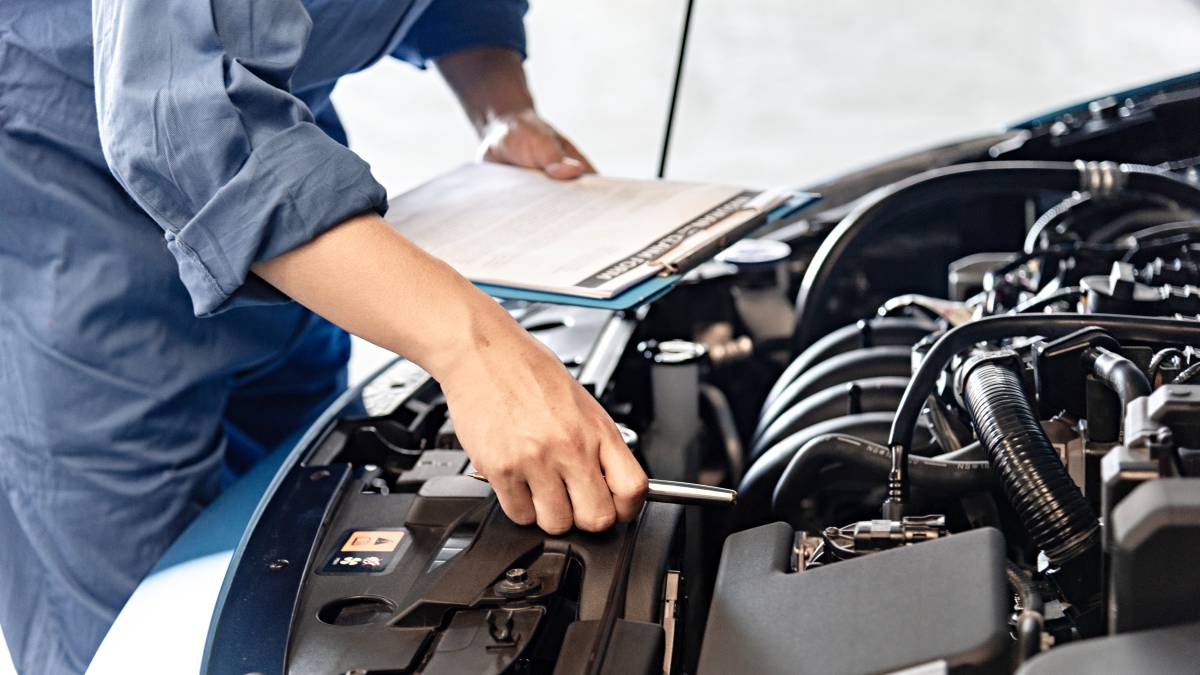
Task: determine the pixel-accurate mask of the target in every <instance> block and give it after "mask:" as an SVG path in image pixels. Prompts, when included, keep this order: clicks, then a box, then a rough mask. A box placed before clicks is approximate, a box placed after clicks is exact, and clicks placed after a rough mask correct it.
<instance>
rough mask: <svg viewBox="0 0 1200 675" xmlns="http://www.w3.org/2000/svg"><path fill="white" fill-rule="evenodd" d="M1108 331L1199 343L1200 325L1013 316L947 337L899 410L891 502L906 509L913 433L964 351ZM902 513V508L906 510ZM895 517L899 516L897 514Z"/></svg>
mask: <svg viewBox="0 0 1200 675" xmlns="http://www.w3.org/2000/svg"><path fill="white" fill-rule="evenodd" d="M1093 326H1094V327H1097V328H1101V329H1103V330H1105V331H1107V332H1108V333H1109V334H1110V335H1111V336H1112V337H1114V338H1116V339H1117V340H1119V341H1122V342H1124V341H1130V342H1141V343H1148V344H1196V343H1198V342H1200V321H1192V320H1183V319H1164V318H1159V317H1147V316H1127V315H1123V314H1039V315H1026V314H1012V315H1002V316H990V317H986V318H983V319H980V320H978V321H973V322H971V323H968V324H964V325H962V326H959V327H957V328H955V329H953V330H951V331H949V332H947V333H946V334H945V335H943V336H942V337H941V338H940V339H939V340H938V341H937V342H936V343H934V345H933V347H931V348H930V350H929V352H928V353H927V354H926V355H925V358H924V359H923V360H922V361H921V365H920V366H919V367H918V368H917V370H916V372H915V373H914V374H913V377H912V379H911V380H910V381H909V383H908V387H907V388H906V389H905V391H904V396H903V397H902V398H901V399H900V406H899V407H898V408H897V409H896V418H895V420H894V421H893V423H892V429H891V433H890V434H889V436H888V445H889V446H891V448H892V451H893V457H894V466H893V469H892V472H891V473H890V474H889V476H888V483H889V495H888V499H889V501H890V502H893V503H896V504H902V503H903V501H904V494H903V493H904V491H905V489H906V484H907V477H906V467H907V460H908V453H909V448H911V447H912V434H913V431H914V430H915V429H916V425H917V421H918V420H919V419H920V417H921V409H922V408H923V407H924V405H925V399H926V397H927V396H929V394H930V393H932V392H933V390H934V387H935V385H936V384H937V380H938V378H939V376H940V375H941V372H942V370H943V369H944V368H945V367H946V365H947V364H948V363H950V360H951V359H952V358H954V356H956V355H957V354H959V353H960V352H962V351H963V350H965V349H967V348H968V347H971V346H972V345H974V344H977V343H979V342H985V341H989V340H1002V339H1008V338H1013V337H1021V336H1030V335H1040V336H1042V337H1046V338H1057V337H1062V336H1064V335H1067V334H1069V333H1073V332H1075V331H1077V330H1080V329H1083V328H1089V327H1093ZM900 510H902V509H900ZM892 515H895V511H893V512H892Z"/></svg>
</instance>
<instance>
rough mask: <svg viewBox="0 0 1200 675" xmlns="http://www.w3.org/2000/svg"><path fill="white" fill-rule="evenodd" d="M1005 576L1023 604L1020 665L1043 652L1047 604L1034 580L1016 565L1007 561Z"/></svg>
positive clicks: (1018, 635) (1018, 644) (1019, 628)
mask: <svg viewBox="0 0 1200 675" xmlns="http://www.w3.org/2000/svg"><path fill="white" fill-rule="evenodd" d="M1004 574H1005V576H1006V577H1008V585H1009V586H1011V587H1012V589H1013V593H1015V594H1016V596H1017V598H1018V599H1019V600H1020V602H1021V613H1020V614H1019V615H1017V665H1020V664H1021V663H1023V662H1025V661H1027V660H1029V659H1031V658H1033V657H1034V656H1036V655H1037V654H1038V652H1040V651H1042V626H1043V625H1044V624H1045V618H1044V612H1045V604H1044V603H1043V602H1042V594H1041V593H1039V592H1038V589H1037V586H1035V585H1034V583H1033V579H1032V578H1030V576H1029V574H1027V573H1026V572H1025V570H1023V569H1021V568H1020V567H1017V565H1016V563H1014V562H1013V561H1011V560H1006V561H1005V564H1004Z"/></svg>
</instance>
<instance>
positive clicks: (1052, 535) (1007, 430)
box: [963, 360, 1099, 565]
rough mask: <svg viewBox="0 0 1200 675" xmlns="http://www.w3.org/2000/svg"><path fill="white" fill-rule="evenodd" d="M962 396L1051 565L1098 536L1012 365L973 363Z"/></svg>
mask: <svg viewBox="0 0 1200 675" xmlns="http://www.w3.org/2000/svg"><path fill="white" fill-rule="evenodd" d="M963 399H964V402H965V403H966V406H967V409H968V410H969V411H970V414H971V421H972V423H973V424H974V425H975V432H976V433H977V434H978V435H979V439H980V441H982V442H983V445H984V446H985V447H986V448H987V453H988V461H989V462H990V463H991V465H992V468H993V469H994V470H995V471H996V473H997V474H999V476H1000V481H1001V483H1002V484H1003V486H1004V492H1005V494H1006V495H1007V496H1008V499H1009V501H1010V502H1011V503H1012V505H1013V508H1014V509H1015V510H1016V512H1017V515H1018V516H1019V517H1020V519H1021V522H1022V524H1024V526H1025V529H1026V531H1028V532H1029V537H1030V539H1031V540H1032V541H1033V543H1034V544H1035V545H1036V546H1037V547H1038V548H1039V549H1041V550H1042V551H1045V553H1046V556H1047V557H1049V558H1050V562H1051V563H1052V564H1055V565H1059V564H1062V563H1063V562H1066V561H1067V560H1070V559H1072V558H1074V557H1075V556H1077V555H1079V554H1080V553H1082V552H1083V551H1085V550H1087V549H1088V548H1090V547H1091V546H1092V545H1093V544H1094V543H1095V542H1096V539H1097V536H1098V530H1099V525H1098V523H1097V521H1096V516H1095V514H1094V513H1093V512H1092V509H1091V506H1090V505H1089V504H1088V503H1087V501H1086V500H1085V499H1084V497H1083V493H1082V492H1080V490H1079V488H1078V487H1077V486H1076V485H1075V483H1074V482H1072V481H1071V477H1070V476H1068V475H1067V470H1066V468H1065V467H1064V466H1063V464H1062V462H1061V461H1059V459H1058V455H1057V453H1056V452H1055V451H1054V446H1052V445H1051V444H1050V439H1048V438H1047V437H1046V433H1045V432H1044V431H1043V430H1042V426H1041V424H1039V423H1038V419H1037V417H1036V416H1035V415H1034V413H1033V408H1032V407H1031V406H1030V404H1029V399H1028V398H1027V397H1026V395H1025V389H1024V388H1023V387H1022V385H1021V378H1020V376H1019V375H1018V374H1017V373H1016V371H1014V370H1013V368H1012V366H1011V365H1010V364H1008V363H1006V362H1003V361H995V360H993V361H984V362H981V363H978V365H976V366H975V367H974V368H973V369H972V370H971V371H970V372H969V373H968V375H967V379H966V385H965V387H964V392H963Z"/></svg>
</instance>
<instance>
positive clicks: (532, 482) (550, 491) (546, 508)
mask: <svg viewBox="0 0 1200 675" xmlns="http://www.w3.org/2000/svg"><path fill="white" fill-rule="evenodd" d="M529 490H530V492H532V493H533V508H534V510H535V511H537V524H538V527H540V528H542V529H543V530H545V531H546V532H548V533H550V534H564V533H565V532H567V530H570V529H571V525H572V523H573V522H574V520H573V518H572V512H571V500H570V499H568V498H567V488H566V487H565V486H564V485H563V482H562V479H561V478H560V477H559V476H558V474H557V473H554V472H550V471H547V470H541V471H538V472H537V473H535V474H533V475H531V476H529Z"/></svg>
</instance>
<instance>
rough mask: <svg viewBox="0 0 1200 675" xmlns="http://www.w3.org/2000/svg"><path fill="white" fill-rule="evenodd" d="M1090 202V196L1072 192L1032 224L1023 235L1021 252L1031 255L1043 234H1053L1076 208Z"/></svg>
mask: <svg viewBox="0 0 1200 675" xmlns="http://www.w3.org/2000/svg"><path fill="white" fill-rule="evenodd" d="M1091 201H1092V197H1091V195H1089V194H1086V193H1080V192H1074V193H1071V195H1070V196H1068V197H1067V198H1066V199H1064V200H1062V201H1061V202H1059V203H1057V204H1055V205H1054V206H1052V207H1051V208H1050V210H1049V211H1046V212H1045V213H1043V214H1042V215H1041V216H1039V217H1038V219H1037V220H1035V221H1034V222H1033V227H1030V228H1029V232H1028V233H1027V234H1026V235H1025V245H1024V246H1023V247H1022V250H1023V251H1024V252H1025V253H1026V254H1027V255H1031V254H1033V253H1034V252H1035V251H1037V249H1038V243H1039V241H1040V240H1041V238H1042V235H1043V234H1045V233H1046V232H1053V231H1054V229H1055V228H1057V227H1058V225H1059V223H1062V222H1063V221H1064V220H1066V219H1067V218H1068V217H1070V216H1071V214H1072V213H1073V212H1074V211H1075V209H1076V208H1078V207H1080V206H1082V205H1084V204H1087V203H1089V202H1091Z"/></svg>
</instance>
